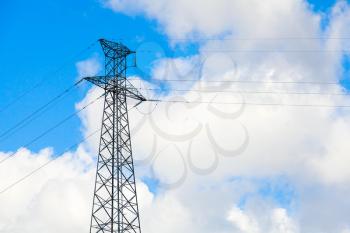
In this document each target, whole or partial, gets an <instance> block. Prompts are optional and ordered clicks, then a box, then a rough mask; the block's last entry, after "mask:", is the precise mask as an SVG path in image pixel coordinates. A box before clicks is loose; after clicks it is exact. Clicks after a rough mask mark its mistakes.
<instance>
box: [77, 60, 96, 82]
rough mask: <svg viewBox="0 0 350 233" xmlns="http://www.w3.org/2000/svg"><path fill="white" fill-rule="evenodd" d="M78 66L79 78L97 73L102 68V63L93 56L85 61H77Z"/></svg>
mask: <svg viewBox="0 0 350 233" xmlns="http://www.w3.org/2000/svg"><path fill="white" fill-rule="evenodd" d="M76 68H77V71H78V78H79V79H80V78H84V77H88V76H94V75H97V74H98V72H99V71H100V70H101V65H100V62H99V61H98V60H97V58H96V57H92V58H89V59H86V60H84V61H80V62H77V64H76Z"/></svg>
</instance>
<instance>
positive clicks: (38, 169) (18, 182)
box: [0, 94, 137, 195]
mask: <svg viewBox="0 0 350 233" xmlns="http://www.w3.org/2000/svg"><path fill="white" fill-rule="evenodd" d="M102 96H104V94H103V95H102ZM102 96H100V97H98V98H97V99H99V98H101V97H102ZM97 99H95V100H97ZM136 106H137V105H134V106H133V107H132V108H130V109H129V110H128V111H131V110H132V109H134V108H136ZM101 129H102V128H101V127H100V128H98V129H97V130H95V131H94V132H92V133H91V134H89V135H88V136H87V137H85V138H84V139H82V140H81V141H79V142H78V143H75V144H73V145H71V146H70V147H68V148H67V149H65V152H63V153H62V154H64V153H66V152H67V151H69V150H72V149H74V148H75V147H76V146H78V145H79V144H81V143H82V142H85V141H86V140H87V139H89V138H90V137H92V136H93V135H95V134H96V133H98V132H99V131H100V130H101ZM58 158H60V156H57V157H55V158H52V159H51V160H49V161H47V162H46V163H44V164H43V165H41V166H39V167H37V168H36V169H34V170H32V171H31V172H29V173H28V174H26V175H24V176H23V177H21V178H20V179H18V180H17V181H15V182H13V183H11V184H10V185H8V186H6V187H5V188H4V189H2V190H1V191H0V195H1V194H3V193H5V192H7V191H8V190H10V189H11V188H13V187H15V186H16V185H18V184H20V183H21V182H23V181H24V180H26V179H28V178H29V177H31V176H32V175H34V174H35V173H37V172H38V171H40V170H41V169H43V168H45V167H46V166H47V165H49V164H50V163H52V162H54V161H56V160H57V159H58Z"/></svg>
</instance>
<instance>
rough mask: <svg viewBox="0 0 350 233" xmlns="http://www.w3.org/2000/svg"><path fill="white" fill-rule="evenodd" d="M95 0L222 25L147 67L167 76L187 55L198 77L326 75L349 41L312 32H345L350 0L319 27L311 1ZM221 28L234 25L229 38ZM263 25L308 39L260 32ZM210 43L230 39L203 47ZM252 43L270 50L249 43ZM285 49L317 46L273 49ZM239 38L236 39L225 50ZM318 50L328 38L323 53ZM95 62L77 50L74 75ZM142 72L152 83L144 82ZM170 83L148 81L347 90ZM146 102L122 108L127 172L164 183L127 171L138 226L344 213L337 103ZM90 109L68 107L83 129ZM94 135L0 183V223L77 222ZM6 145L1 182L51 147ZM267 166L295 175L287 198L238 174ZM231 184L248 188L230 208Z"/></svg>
mask: <svg viewBox="0 0 350 233" xmlns="http://www.w3.org/2000/svg"><path fill="white" fill-rule="evenodd" d="M105 4H106V6H107V7H111V8H112V9H114V10H115V11H120V12H125V13H128V14H145V15H146V16H147V17H149V18H151V19H155V20H156V21H157V22H158V23H159V25H160V27H161V29H162V30H163V31H164V32H166V33H167V35H168V36H169V37H185V38H186V37H192V38H194V37H193V36H194V35H199V37H209V36H215V35H224V34H225V35H227V37H225V36H223V40H208V41H207V40H204V41H200V44H201V46H200V49H199V54H197V55H194V56H193V57H177V58H175V59H171V58H167V59H164V60H161V61H159V63H158V64H157V66H156V67H155V69H154V72H153V75H154V76H155V77H156V78H158V79H163V80H167V79H177V78H179V76H181V77H180V78H184V77H188V78H190V77H191V78H194V75H196V73H191V72H189V70H191V67H197V68H198V65H199V66H200V68H201V70H202V71H203V72H202V73H201V77H202V78H204V80H206V81H208V80H260V81H277V80H279V81H292V80H293V81H313V82H317V81H327V82H336V81H338V80H339V78H340V76H339V73H340V69H341V56H342V53H341V52H339V51H338V50H339V49H348V47H347V46H348V45H347V44H346V43H344V41H343V40H337V39H329V40H327V39H325V40H323V39H317V38H316V39H315V37H322V36H325V37H334V38H335V37H339V36H340V35H346V33H348V27H346V25H348V23H349V21H350V11H349V6H348V5H347V4H346V3H345V2H341V3H338V5H336V6H335V7H334V9H333V12H332V14H331V15H330V17H329V18H330V22H329V26H328V28H326V30H325V31H324V32H322V31H321V29H320V20H321V18H320V15H318V14H316V13H313V12H311V11H310V9H309V8H308V5H307V4H306V3H305V2H304V1H301V0H285V1H280V0H268V1H263V2H262V1H258V0H249V1H229V0H221V1H209V0H208V1H183V0H180V1H156V0H154V1H143V0H131V1H123V0H110V1H105ZM234 35H236V36H237V37H238V38H242V39H241V40H231V39H229V38H233V36H234ZM266 37H269V38H286V37H298V38H309V39H280V40H270V39H268V38H266ZM225 38H226V40H225ZM244 38H246V39H244ZM249 38H250V39H249ZM254 38H265V39H260V40H254ZM310 38H313V39H310ZM185 42H186V41H185ZM185 42H184V43H185ZM222 49H226V50H232V51H236V52H231V53H226V52H225V53H212V52H210V53H209V52H208V51H213V50H216V51H217V50H222ZM261 49H265V50H270V52H268V53H266V52H258V50H261ZM298 49H299V50H314V51H317V52H316V53H312V52H305V51H304V52H286V51H285V52H281V50H292V51H293V50H298ZM239 50H243V51H246V52H241V53H240V52H237V51H239ZM325 50H334V51H333V52H330V53H329V52H327V51H325ZM272 51H280V52H272ZM198 59H199V60H201V61H203V63H201V62H198ZM96 62H97V61H96V59H89V60H87V61H84V62H81V63H78V64H77V68H78V73H79V76H80V77H81V76H87V75H94V74H96V73H97V72H98V70H99V69H100V65H98V63H96ZM202 66H203V67H202ZM179 74H180V75H179ZM143 84H144V85H145V86H146V87H147V88H154V86H152V85H151V84H149V83H146V82H144V83H143ZM170 87H171V89H170V90H172V91H170V93H168V95H165V96H159V95H157V94H156V93H152V92H151V93H150V94H151V95H154V96H156V97H158V98H164V99H172V98H175V96H176V95H180V97H176V98H186V99H189V100H193V101H210V100H213V99H214V100H215V101H220V102H225V101H226V102H242V100H243V101H245V102H247V103H292V104H327V105H339V104H346V105H348V103H349V98H348V97H347V96H337V97H330V96H326V95H320V96H318V95H317V96H312V95H305V96H300V95H271V94H270V95H268V94H265V95H261V94H255V95H252V94H247V93H246V94H243V99H242V95H239V94H220V95H216V94H212V93H205V94H198V93H192V92H189V93H177V92H175V91H173V89H180V88H184V89H185V88H186V89H188V88H191V89H194V90H195V89H200V88H205V89H218V88H220V90H236V91H237V90H239V91H242V89H243V90H245V91H247V92H248V91H254V90H255V91H256V90H259V91H280V92H285V91H288V92H296V91H298V92H303V91H305V92H308V91H312V92H340V91H342V87H341V86H338V85H335V86H325V85H312V86H308V85H291V84H290V85H285V84H279V85H277V84H264V85H259V86H257V85H255V86H254V85H250V86H248V85H244V84H237V83H236V84H234V85H227V84H225V85H218V84H213V83H211V82H204V83H196V82H194V83H191V82H190V83H187V85H186V86H185V87H184V86H180V85H173V84H171V85H170ZM100 93H101V90H99V89H98V88H92V89H91V90H90V91H89V92H88V94H87V96H86V97H85V98H84V100H82V101H81V102H80V103H78V104H77V108H79V106H83V105H85V104H86V103H88V102H90V101H91V100H92V99H94V98H96V97H97V96H98V95H100ZM130 106H132V105H130ZM242 106H243V107H242ZM153 109H154V104H152V103H145V104H143V105H141V106H139V108H138V110H139V111H140V112H144V113H146V114H141V113H139V112H138V111H137V109H135V108H134V109H133V110H131V111H130V124H131V128H132V142H133V151H134V155H135V160H137V161H138V164H139V166H138V167H137V169H136V175H137V177H139V178H140V179H141V178H145V177H153V178H156V179H158V180H159V181H160V182H161V184H162V183H168V186H169V184H172V185H170V186H171V187H173V186H175V187H176V188H174V187H173V189H166V188H165V187H163V186H161V187H158V189H159V190H158V192H157V194H156V195H155V194H153V193H151V192H150V191H149V187H147V186H146V185H145V184H144V183H142V182H141V181H140V182H139V187H138V192H139V193H138V194H139V201H140V206H141V223H142V227H143V232H145V233H147V232H154V233H157V232H170V233H171V232H192V233H196V232H201V233H206V232H208V233H213V232H214V233H232V232H249V233H253V232H254V233H256V232H269V233H296V232H301V233H304V232H306V233H318V232H326V233H334V232H339V233H340V232H341V233H343V232H346V231H347V230H346V229H347V228H346V227H348V226H347V224H348V217H347V216H349V214H350V212H349V210H350V203H349V202H348V201H347V199H348V195H349V194H350V190H349V189H348V188H346V187H347V186H348V184H349V182H350V173H349V171H348V170H349V169H348V166H347V161H348V160H349V158H348V157H349V156H348V155H347V153H346V151H349V149H350V145H349V144H348V143H347V140H346V139H347V138H349V136H350V130H349V127H348V126H347V124H346V123H347V122H350V121H349V120H350V115H349V112H348V111H347V110H344V111H339V110H337V109H334V108H319V107H315V108H301V107H299V108H295V107H286V106H285V107H267V106H250V105H244V104H243V105H233V106H232V105H229V107H228V106H227V105H224V106H223V105H217V104H208V105H198V104H193V105H187V104H186V105H182V104H169V105H165V104H159V105H158V106H157V108H155V109H154V110H153ZM101 111H102V102H99V103H98V104H97V105H96V106H94V107H93V108H91V109H90V108H89V109H88V110H87V111H86V112H83V113H82V114H81V115H80V117H81V119H82V131H83V134H84V135H89V134H90V133H91V132H93V131H94V130H96V128H98V127H99V125H100V121H101V116H102V112H101ZM147 112H149V113H150V114H147ZM246 132H248V135H247V134H246ZM210 136H211V137H210ZM97 145H98V137H95V138H92V139H91V140H89V141H88V142H87V143H85V144H83V145H81V146H80V147H79V149H78V150H77V151H75V152H69V153H67V154H65V155H64V156H63V157H62V158H59V159H58V160H57V161H55V162H54V163H55V164H52V165H53V166H52V165H48V168H47V169H43V170H42V171H40V173H41V174H36V175H33V177H32V178H33V179H34V178H35V182H30V180H27V181H25V182H23V183H21V184H20V185H17V186H16V187H14V188H13V189H11V190H9V191H8V192H6V193H5V194H3V195H1V196H0V204H1V206H4V209H6V211H3V210H0V231H1V232H11V233H13V232H14V233H16V232H20V231H21V232H23V231H26V232H29V233H30V232H55V231H57V232H63V231H64V232H73V231H74V232H86V231H87V230H88V227H89V220H90V216H89V214H90V208H91V199H92V186H93V179H94V178H93V177H94V162H93V157H92V155H94V154H96V148H97ZM190 146H191V147H190ZM239 149H240V150H239ZM237 150H238V151H237ZM19 154H20V155H19V156H16V157H14V158H13V160H12V161H9V163H8V165H7V166H4V167H2V168H1V169H0V179H1V180H0V184H3V185H4V187H6V185H7V184H10V183H11V182H12V181H13V180H16V179H17V178H18V177H21V175H23V174H25V173H26V172H28V171H30V170H32V169H34V168H36V167H37V166H38V164H43V163H45V162H47V161H49V160H50V159H53V158H52V151H51V150H50V149H45V150H42V151H41V152H39V153H38V154H32V153H31V152H30V151H28V150H26V149H22V151H21V152H20V153H19ZM0 156H2V157H4V156H6V154H1V155H0ZM149 156H151V157H150V158H149V159H146V160H144V159H145V158H148V157H149ZM181 156H182V157H181ZM190 159H191V160H190ZM191 162H192V163H191ZM0 166H1V165H0ZM203 174H206V175H203ZM279 176H285V177H287V179H288V181H289V182H290V183H291V184H292V186H293V188H294V189H295V190H293V191H294V192H295V193H296V194H295V197H294V196H293V202H295V203H296V204H295V205H296V206H294V205H293V206H288V207H285V206H280V205H283V204H281V203H279V202H278V200H276V199H278V198H283V197H276V196H273V195H272V196H271V195H270V196H266V194H262V193H261V191H260V186H261V185H262V184H261V183H259V182H252V181H251V180H252V179H257V180H259V179H272V180H273V178H275V177H279ZM182 178H184V179H182ZM264 195H265V196H264ZM274 195H283V194H279V193H277V194H274ZM243 197H246V199H247V200H246V201H245V203H244V206H243V207H242V208H241V207H239V208H238V207H237V206H238V205H239V203H240V202H241V201H242V198H243ZM232 206H234V207H232ZM288 208H292V210H289V209H288ZM18 222H21V224H18ZM52 229H53V230H52Z"/></svg>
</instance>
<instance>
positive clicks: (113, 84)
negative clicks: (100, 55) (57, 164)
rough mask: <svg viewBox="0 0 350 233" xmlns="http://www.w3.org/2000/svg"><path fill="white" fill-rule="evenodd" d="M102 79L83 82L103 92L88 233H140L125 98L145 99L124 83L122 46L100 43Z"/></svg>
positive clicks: (124, 68)
mask: <svg viewBox="0 0 350 233" xmlns="http://www.w3.org/2000/svg"><path fill="white" fill-rule="evenodd" d="M100 44H101V46H102V50H103V52H104V54H105V76H95V77H87V78H85V79H86V80H87V81H89V82H92V83H93V84H95V85H97V86H99V87H101V88H103V89H104V91H105V101H104V111H103V119H102V128H101V138H100V145H99V155H98V161H97V171H96V182H95V192H94V198H93V207H92V216H91V225H90V233H95V232H113V233H114V232H117V233H121V232H123V233H124V232H132V233H140V232H141V228H140V219H139V210H138V203H137V195H136V185H135V173H134V164H133V157H132V150H131V141H130V131H129V119H128V105H127V98H133V99H136V100H139V101H140V102H141V101H145V100H146V99H145V98H144V97H143V96H142V95H141V94H140V93H139V92H138V91H137V89H136V88H134V87H133V86H132V85H131V83H130V82H129V81H128V80H127V79H126V71H127V68H128V62H127V57H128V56H129V55H130V54H133V53H135V52H133V51H131V50H129V49H128V48H127V47H126V46H124V45H123V44H121V43H116V42H112V41H107V40H104V39H101V40H100Z"/></svg>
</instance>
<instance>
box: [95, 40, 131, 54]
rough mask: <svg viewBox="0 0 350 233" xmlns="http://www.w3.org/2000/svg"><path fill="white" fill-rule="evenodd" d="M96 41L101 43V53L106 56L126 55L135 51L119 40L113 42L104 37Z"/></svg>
mask: <svg viewBox="0 0 350 233" xmlns="http://www.w3.org/2000/svg"><path fill="white" fill-rule="evenodd" d="M98 41H99V42H100V44H101V47H102V50H103V53H104V54H105V56H106V57H108V58H120V57H126V56H128V55H129V54H132V53H135V51H132V50H130V49H129V48H128V47H126V46H125V45H123V44H122V43H121V42H114V41H109V40H106V39H99V40H98Z"/></svg>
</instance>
